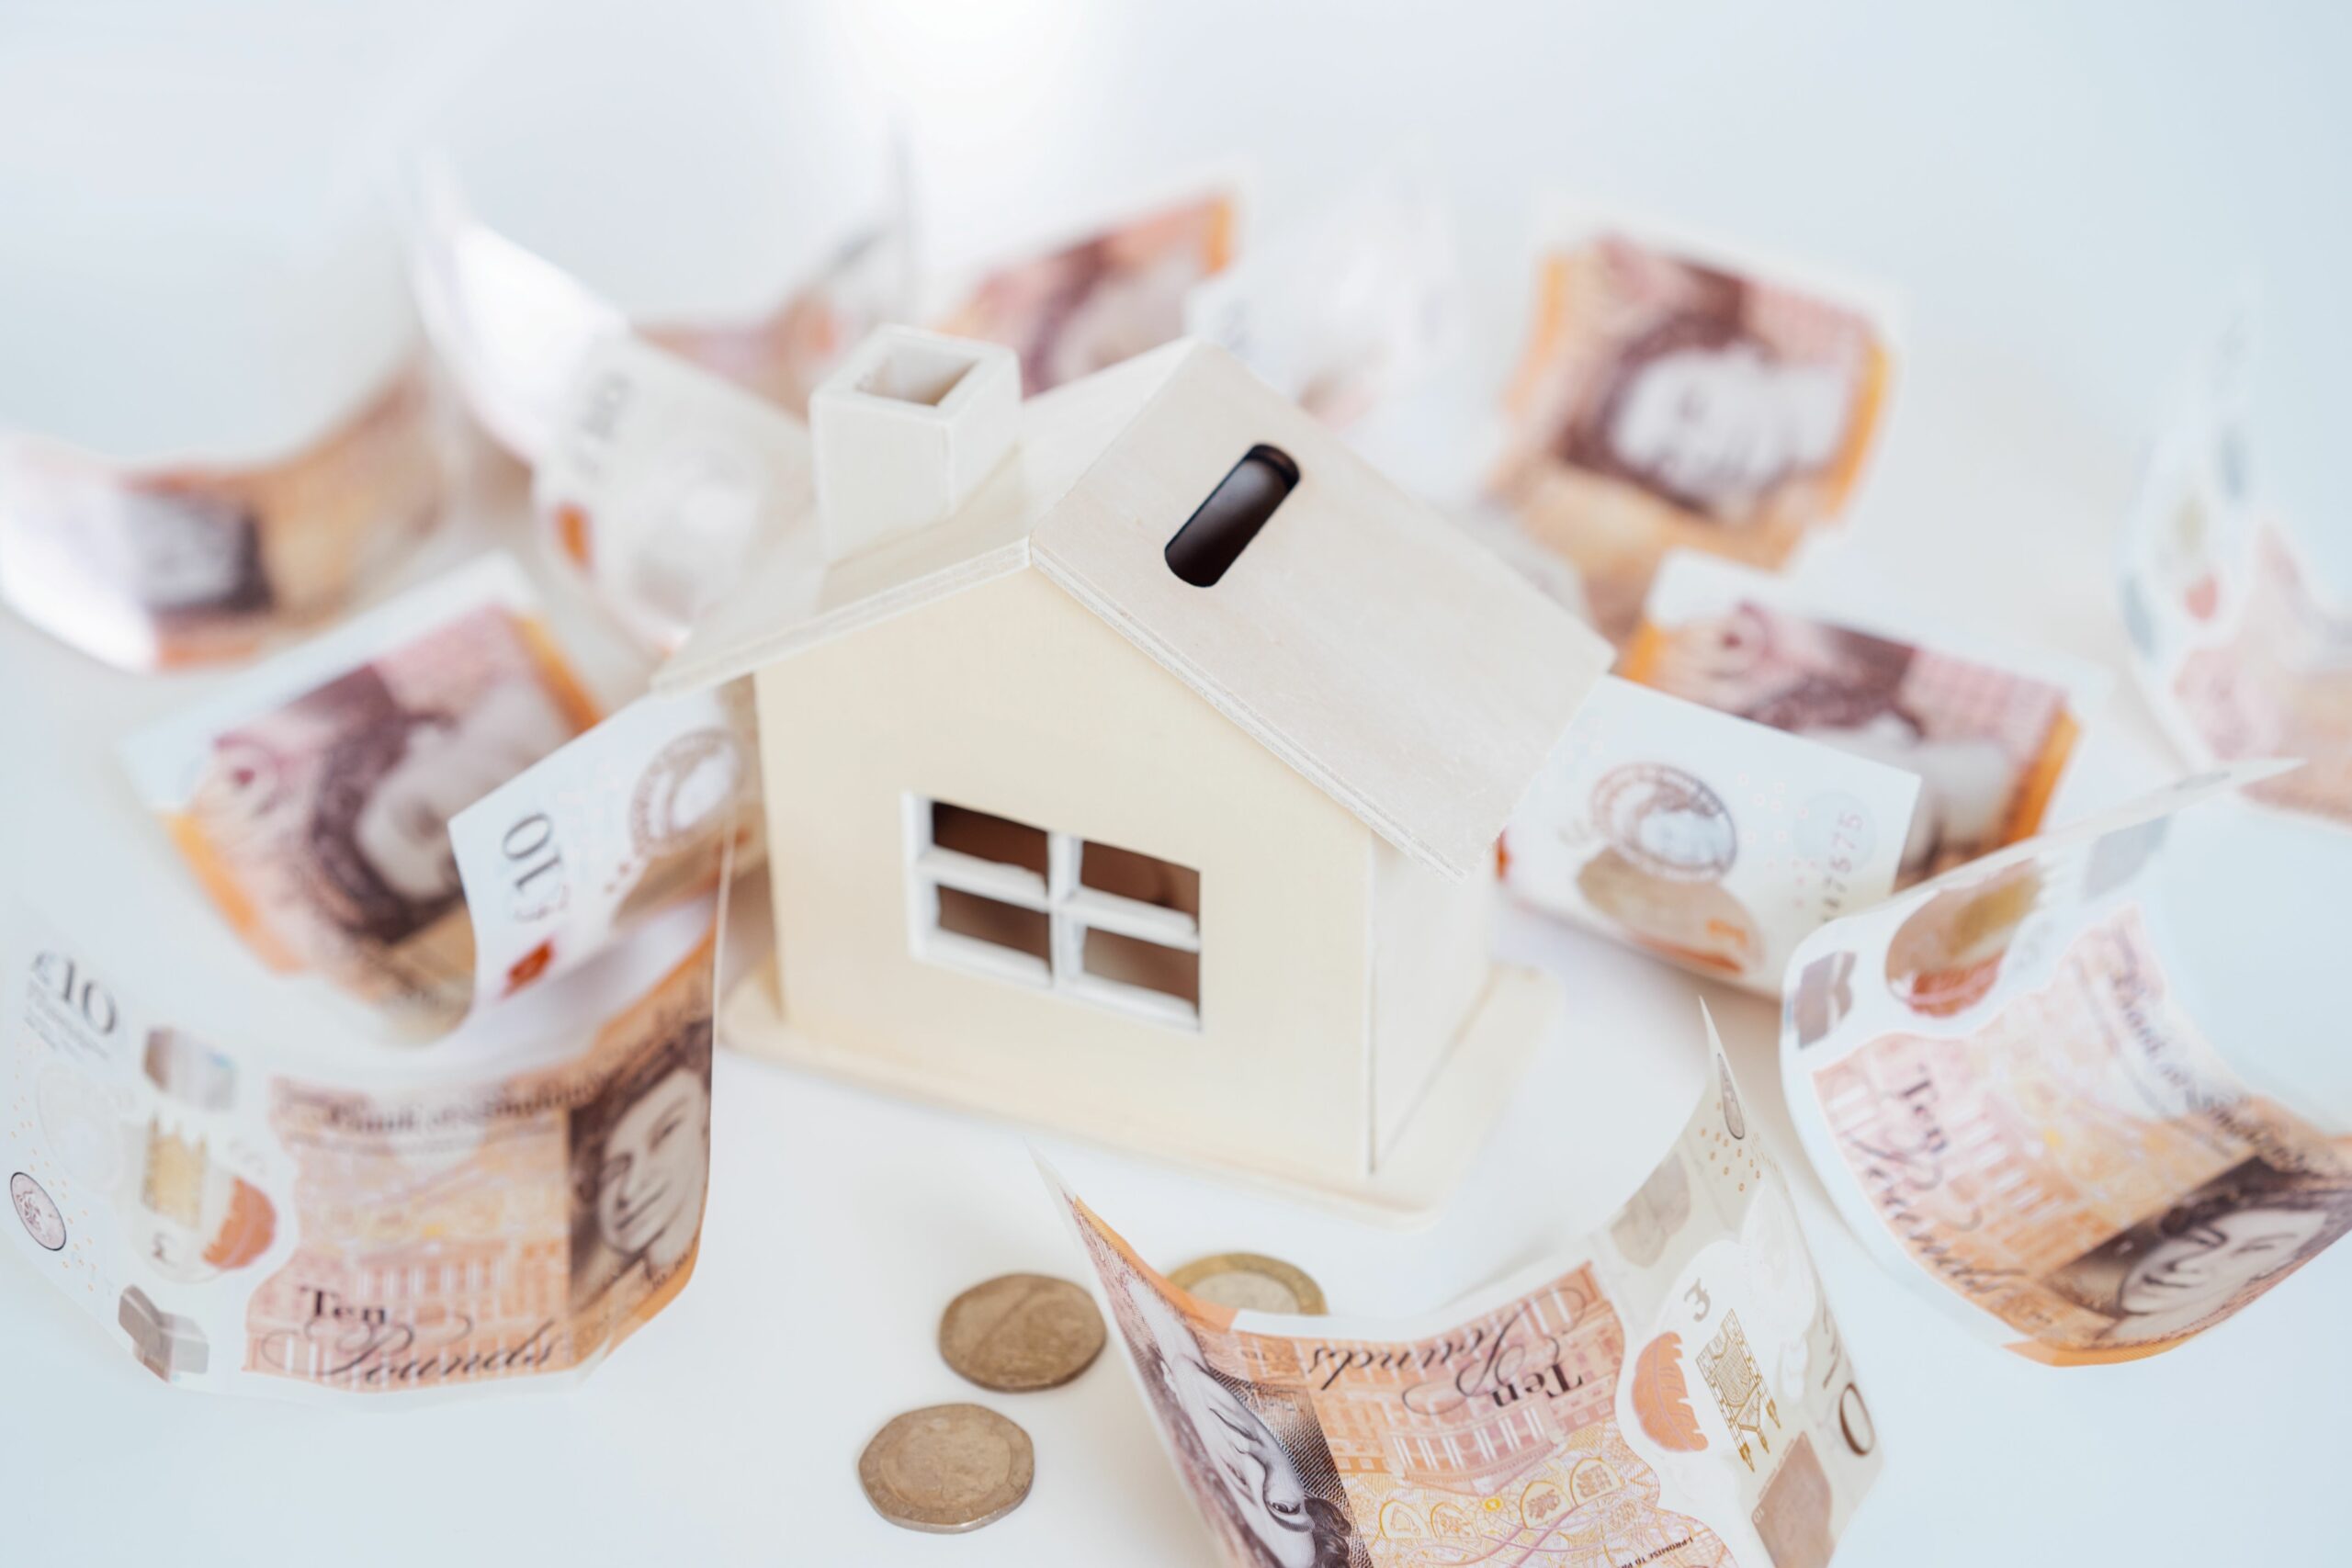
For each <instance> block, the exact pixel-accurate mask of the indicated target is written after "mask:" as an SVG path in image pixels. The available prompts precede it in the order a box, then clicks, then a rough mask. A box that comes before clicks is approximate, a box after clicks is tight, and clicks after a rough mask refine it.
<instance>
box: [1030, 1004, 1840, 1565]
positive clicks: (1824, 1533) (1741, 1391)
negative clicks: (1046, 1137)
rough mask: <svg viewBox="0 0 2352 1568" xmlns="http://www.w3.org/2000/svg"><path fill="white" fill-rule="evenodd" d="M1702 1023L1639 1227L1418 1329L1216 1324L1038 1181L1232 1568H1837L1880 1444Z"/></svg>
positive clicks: (1082, 1209) (1629, 1217) (1609, 1227)
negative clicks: (1677, 1120)
mask: <svg viewBox="0 0 2352 1568" xmlns="http://www.w3.org/2000/svg"><path fill="white" fill-rule="evenodd" d="M1706 1027H1707V1031H1708V1036H1709V1040H1710V1043H1711V1045H1713V1049H1712V1050H1711V1051H1710V1053H1709V1056H1708V1067H1707V1082H1706V1084H1705V1086H1704V1088H1703V1089H1702V1093H1701V1096H1700V1100H1699V1103H1698V1105H1697V1107H1696V1109H1695V1110H1694V1111H1693V1113H1692V1115H1691V1119H1690V1121H1689V1122H1688V1123H1687V1124H1686V1125H1685V1126H1684V1128H1683V1130H1682V1132H1681V1134H1680V1135H1679V1137H1677V1138H1676V1140H1675V1142H1674V1144H1673V1145H1672V1146H1671V1147H1669V1148H1668V1150H1667V1153H1666V1157H1665V1158H1664V1160H1663V1161H1662V1162H1661V1163H1660V1164H1659V1165H1658V1167H1657V1169H1656V1170H1655V1171H1653V1172H1652V1173H1651V1174H1650V1176H1649V1178H1648V1179H1646V1180H1645V1181H1644V1182H1643V1183H1642V1185H1641V1187H1640V1189H1639V1190H1637V1191H1636V1192H1635V1193H1634V1197H1633V1198H1632V1199H1631V1200H1630V1201H1628V1202H1627V1203H1626V1204H1625V1206H1624V1207H1623V1208H1622V1209H1621V1210H1619V1211H1618V1213H1617V1214H1616V1215H1615V1216H1614V1217H1613V1218H1612V1219H1611V1220H1610V1222H1609V1223H1608V1224H1605V1225H1603V1226H1601V1227H1600V1228H1599V1229H1597V1230H1595V1231H1594V1232H1592V1233H1591V1234H1589V1235H1586V1236H1584V1237H1582V1238H1580V1239H1579V1240H1578V1241H1577V1242H1576V1243H1574V1244H1573V1245H1572V1246H1571V1247H1568V1248H1566V1250H1564V1251H1563V1252H1562V1253H1560V1254H1559V1255H1558V1256H1556V1257H1555V1258H1551V1259H1549V1260H1547V1261H1545V1262H1544V1263H1542V1264H1540V1265H1538V1266H1535V1267H1533V1268H1531V1269H1527V1270H1525V1271H1523V1272H1522V1273H1521V1274H1520V1275H1518V1276H1516V1277H1514V1278H1513V1279H1511V1280H1508V1281H1505V1282H1503V1283H1501V1284H1498V1285H1497V1286H1495V1287H1494V1288H1492V1289H1490V1290H1488V1291H1486V1292H1480V1293H1479V1294H1477V1295H1476V1296H1474V1297H1472V1298H1471V1299H1469V1300H1467V1301H1465V1302H1464V1303H1461V1304H1460V1305H1458V1306H1455V1307H1453V1308H1449V1309H1445V1310H1442V1311H1440V1312H1437V1313H1433V1314H1429V1315H1428V1316H1427V1317H1426V1318H1425V1319H1423V1320H1421V1321H1417V1322H1409V1323H1387V1322H1383V1323H1367V1322H1361V1321H1355V1320H1351V1319H1349V1318H1346V1317H1324V1316H1317V1317H1297V1316H1280V1315H1276V1314H1269V1313H1261V1312H1253V1311H1237V1310H1236V1309H1234V1308H1232V1307H1229V1306H1220V1305H1217V1304H1216V1303H1211V1302H1208V1301H1204V1300H1202V1299H1201V1298H1199V1297H1197V1296H1193V1295H1192V1294H1190V1293H1189V1292H1185V1291H1183V1290H1182V1289H1180V1288H1178V1287H1177V1286H1175V1285H1173V1284H1171V1283H1170V1282H1169V1281H1168V1280H1166V1279H1165V1278H1163V1277H1162V1276H1161V1275H1159V1273H1158V1272H1156V1271H1155V1270H1153V1269H1151V1268H1150V1267H1149V1266H1148V1264H1146V1263H1144V1262H1143V1261H1142V1259H1141V1258H1138V1257H1137V1256H1136V1252H1135V1251H1134V1249H1133V1248H1131V1247H1129V1246H1128V1245H1127V1243H1126V1242H1125V1240H1123V1239H1122V1238H1121V1237H1120V1236H1119V1235H1118V1234H1117V1233H1116V1232H1114V1230H1112V1229H1111V1227H1110V1226H1109V1224H1106V1223H1105V1222H1104V1221H1103V1218H1102V1217H1101V1216H1100V1215H1098V1214H1096V1213H1094V1212H1093V1211H1092V1210H1091V1209H1090V1208H1089V1207H1088V1206H1087V1205H1086V1204H1085V1203H1084V1202H1083V1201H1080V1199H1078V1198H1077V1197H1076V1196H1074V1195H1073V1194H1071V1193H1070V1192H1069V1190H1067V1189H1066V1188H1064V1187H1062V1186H1061V1184H1060V1182H1059V1181H1058V1180H1057V1179H1055V1178H1054V1177H1053V1176H1052V1175H1051V1173H1050V1172H1048V1173H1047V1180H1048V1183H1049V1185H1051V1186H1053V1187H1054V1189H1055V1191H1056V1196H1057V1201H1058V1202H1059V1203H1060V1205H1061V1207H1062V1210H1063V1212H1064V1213H1066V1214H1067V1215H1068V1216H1069V1220H1070V1222H1071V1224H1072V1226H1073V1228H1074V1230H1075V1233H1076V1235H1077V1238H1078V1241H1079V1244H1080V1247H1081V1248H1082V1249H1083V1252H1084V1254H1085V1257H1086V1258H1087V1260H1088V1262H1089V1264H1090V1265H1091V1267H1090V1269H1088V1270H1087V1273H1088V1276H1089V1278H1090V1280H1091V1282H1092V1284H1093V1285H1094V1287H1095V1289H1096V1292H1097V1295H1098V1299H1099V1300H1100V1302H1101V1303H1102V1305H1103V1315H1104V1316H1105V1318H1106V1319H1108V1320H1109V1322H1110V1323H1111V1325H1112V1329H1113V1333H1112V1337H1113V1338H1114V1340H1115V1341H1117V1343H1118V1344H1119V1346H1120V1348H1122V1349H1123V1350H1124V1351H1125V1355H1126V1359H1127V1361H1128V1365H1129V1368H1130V1370H1131V1371H1133V1372H1134V1373H1135V1375H1136V1381H1137V1382H1138V1384H1139V1385H1140V1387H1141V1389H1142V1392H1143V1395H1144V1403H1145V1405H1146V1407H1147V1408H1148V1410H1149V1412H1150V1413H1151V1416H1152V1419H1153V1424H1154V1426H1155V1427H1157V1429H1158V1430H1159V1436H1160V1438H1161V1439H1162V1442H1163V1444H1164V1446H1165V1447H1166V1449H1167V1450H1168V1453H1169V1455H1170V1458H1171V1459H1172V1460H1173V1461H1174V1462H1175V1465H1176V1468H1177V1471H1178V1472H1179V1473H1180V1474H1181V1475H1182V1478H1183V1480H1184V1483H1185V1487H1186V1491H1187V1492H1188V1493H1189V1494H1190V1495H1191V1496H1192V1498H1193V1503H1194V1504H1195V1506H1197V1508H1198V1509H1199V1511H1200V1515H1201V1517H1202V1519H1203V1521H1204V1523H1205V1524H1206V1525H1207V1526H1208V1528H1209V1531H1210V1533H1211V1535H1212V1536H1213V1537H1214V1539H1215V1540H1216V1544H1217V1546H1218V1548H1219V1551H1220V1552H1221V1554H1222V1560H1223V1561H1226V1562H1231V1563H1233V1564H1235V1565H1236V1568H1259V1565H1261V1564H1264V1563H1269V1562H1272V1563H1282V1564H1297V1565H1299V1568H1321V1565H1326V1564H1353V1565H1359V1568H1420V1565H1423V1564H1434V1563H1442V1562H1545V1563H1556V1564H1561V1565H1562V1568H1622V1565H1623V1564H1624V1563H1627V1562H1647V1563H1656V1564H1671V1565H1675V1568H1701V1565H1711V1568H1727V1565H1728V1564H1731V1563H1734V1562H1742V1563H1764V1562H1770V1563H1773V1564H1776V1565H1779V1568H1800V1565H1803V1564H1818V1563H1826V1562H1828V1561H1829V1557H1830V1553H1831V1551H1832V1550H1833V1549H1834V1547H1835V1545H1836V1542H1837V1540H1838V1536H1839V1535H1840V1534H1841V1533H1842V1532H1843V1531H1844V1529H1845V1528H1846V1524H1847V1521H1848V1520H1849V1519H1850V1518H1851V1517H1852V1516H1853V1511H1854V1509H1855V1508H1856V1506H1859V1505H1860V1502H1861V1500H1862V1498H1863V1496H1864V1495H1866V1494H1867V1493H1868V1491H1869V1490H1870V1487H1871V1482H1872V1481H1873V1480H1874V1479H1875V1477H1876V1475H1877V1472H1878V1468H1879V1465H1880V1464H1881V1462H1882V1456H1881V1452H1880V1443H1879V1437H1878V1432H1877V1429H1876V1427H1875V1426H1874V1425H1873V1423H1872V1422H1871V1415H1870V1405H1869V1402H1868V1400H1867V1399H1866V1397H1865V1396H1864V1394H1863V1392H1862V1388H1861V1385H1860V1382H1859V1381H1858V1378H1857V1374H1856V1372H1855V1369H1854V1366H1853V1361H1852V1358H1851V1357H1850V1356H1849V1354H1848V1352H1847V1350H1846V1348H1845V1344H1844V1341H1843V1339H1842V1337H1840V1335H1839V1333H1838V1322H1837V1319H1836V1317H1835V1315H1834V1314H1832V1312H1831V1310H1830V1306H1829V1303H1828V1301H1827V1299H1826V1296H1825V1294H1824V1292H1823V1290H1822V1285H1821V1280H1820V1278H1819V1277H1818V1275H1817V1274H1816V1273H1815V1269H1814V1266H1813V1260H1812V1258H1811V1256H1810V1255H1809V1254H1808V1252H1807V1251H1806V1249H1805V1244H1804V1235H1803V1233H1802V1232H1801V1231H1800V1230H1799V1228H1798V1225H1797V1219H1796V1212H1795V1209H1794V1206H1793V1205H1792V1202H1791V1201H1790V1198H1789V1194H1788V1189H1787V1187H1786V1184H1785V1183H1784V1181H1783V1180H1782V1179H1781V1174H1780V1171H1779V1169H1778V1168H1777V1167H1775V1166H1774V1165H1773V1163H1772V1160H1771V1156H1770V1155H1769V1154H1767V1153H1765V1152H1764V1150H1763V1149H1762V1148H1761V1147H1760V1146H1759V1140H1760V1136H1761V1134H1759V1133H1758V1132H1757V1131H1756V1130H1754V1129H1752V1128H1751V1127H1750V1125H1749V1123H1748V1120H1747V1112H1746V1111H1745V1109H1744V1108H1743V1107H1742V1105H1741V1102H1740V1097H1739V1089H1738V1086H1737V1085H1736V1083H1735V1081H1734V1079H1733V1077H1732V1072H1731V1067H1730V1064H1729V1063H1728V1062H1727V1061H1726V1060H1725V1059H1724V1055H1723V1053H1722V1049H1721V1043H1720V1042H1719V1041H1717V1040H1715V1038H1714V1025H1713V1020H1712V1019H1710V1020H1708V1021H1707V1023H1706Z"/></svg>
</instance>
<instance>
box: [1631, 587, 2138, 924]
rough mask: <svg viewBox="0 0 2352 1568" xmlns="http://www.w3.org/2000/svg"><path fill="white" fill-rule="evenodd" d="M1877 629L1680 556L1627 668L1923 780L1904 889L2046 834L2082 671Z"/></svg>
mask: <svg viewBox="0 0 2352 1568" xmlns="http://www.w3.org/2000/svg"><path fill="white" fill-rule="evenodd" d="M1960 648H1961V645H1960V644H1958V643H1956V642H1955V641H1953V640H1952V639H1949V638H1939V639H1938V642H1937V644H1936V646H1933V647H1929V646H1926V643H1925V639H1924V638H1922V637H1918V636H1917V634H1916V633H1915V634H1913V635H1912V636H1910V637H1894V636H1887V635H1882V634H1881V632H1880V631H1878V630H1874V629H1869V627H1868V626H1867V623H1866V622H1865V621H1864V620H1862V619H1860V618H1857V617H1854V616H1851V615H1846V614H1844V613H1842V612H1826V611H1823V610H1820V609H1817V608H1815V606H1814V604H1812V602H1811V601H1810V600H1809V599H1808V597H1807V596H1805V595H1804V594H1802V593H1800V592H1798V591H1797V590H1796V589H1795V588H1794V587H1793V585H1792V583H1791V582H1790V581H1789V580H1787V579H1785V578H1780V577H1774V576H1771V575H1770V574H1767V573H1764V572H1759V571H1756V570H1752V569H1749V568H1746V567H1740V566H1736V565H1734V564H1733V563H1731V562H1729V561H1724V560H1720V559H1717V558H1713V557H1709V556H1700V555H1693V554H1691V553H1690V552H1687V551H1680V550H1678V551H1676V552H1674V553H1673V554H1671V555H1669V556H1668V558H1667V560H1666V564H1665V566H1664V567H1663V569H1662V570H1660V571H1659V573H1658V576H1657V581H1656V582H1655V583H1654V584H1653V585H1652V587H1651V589H1650V596H1649V604H1648V606H1647V608H1646V609H1645V611H1644V613H1643V618H1642V621H1641V624H1640V625H1639V626H1636V627H1635V628H1634V635H1633V637H1632V638H1631V639H1630V640H1629V641H1628V642H1627V644H1626V646H1625V649H1624V652H1623V657H1622V658H1620V660H1618V672H1619V673H1620V674H1622V675H1623V676H1624V677H1625V678H1626V679H1628V680H1631V681H1638V682H1641V683H1642V684H1644V685H1645V686H1651V687H1655V688H1656V689H1657V690H1659V691H1661V692H1668V693H1671V694H1673V695H1675V696H1678V697H1682V698H1684V699H1686V700H1688V701H1691V702H1694V703H1701V704H1703V705H1706V706H1708V707H1711V708H1714V709H1717V710H1718V711H1720V712H1723V713H1728V714H1732V715H1735V716H1737V717H1740V718H1745V719H1752V720H1754V721H1755V722H1756V723H1758V724H1768V725H1770V726H1771V727H1772V728H1775V729H1781V730H1786V731H1787V732H1788V733H1790V734H1792V735H1798V736H1803V737H1804V738H1805V739H1808V740H1817V741H1820V742H1821V743H1823V744H1824V745H1828V746H1834V747H1836V748H1838V750H1842V751H1850V752H1853V753H1854V754H1856V755H1858V756H1863V757H1868V758H1871V759H1872V760H1873V761H1881V762H1884V763H1886V764H1887V765H1888V766H1890V767H1895V768H1901V769H1903V770H1904V771H1905V772H1906V773H1915V774H1917V776H1918V778H1919V781H1920V788H1919V805H1918V809H1917V811H1915V812H1914V813H1913V814H1912V817H1911V832H1910V836H1909V839H1908V840H1907V841H1906V842H1905V845H1904V850H1903V868H1902V872H1901V874H1900V875H1899V877H1898V878H1897V883H1896V885H1897V886H1909V885H1910V884H1912V883H1914V882H1917V881H1918V880H1919V879H1920V878H1922V877H1925V876H1932V875H1934V874H1937V873H1938V872H1941V871H1944V870H1947V869H1949V868H1950V867H1951V866H1955V865H1958V864H1960V863H1962V862H1963V861H1968V860H1973V859H1974V858H1975V857H1977V856H1978V855H1981V854H1985V853H1987V852H1990V851H1993V850H1996V849H1999V848H2000V847H2001V846H2002V845H2004V844H2012V843H2016V842H2017V841H2018V840H2021V839H2030V838H2031V837H2032V836H2033V835H2034V834H2035V833H2036V832H2038V831H2040V830H2041V819H2042V816H2043V814H2044V812H2045V811H2046V810H2047V809H2048V807H2049V804H2050V797H2051V795H2052V792H2053V791H2054V790H2055V789H2056V788H2057V785H2058V782H2059V780H2060V778H2061V777H2063V776H2064V773H2065V770H2066V766H2067V763H2068V762H2069V761H2072V759H2073V757H2074V755H2075V745H2076V742H2077V741H2078V740H2079V739H2080V738H2081V734H2082V713H2083V709H2084V706H2085V704H2086V695H2085V694H2086V693H2087V692H2092V691H2096V690H2097V688H2098V682H2097V680H2096V678H2095V677H2093V676H2092V675H2091V674H2090V672H2088V671H2075V670H2073V669H2071V668H2069V667H2066V666H2064V665H2061V664H2060V663H2059V662H2058V661H2055V660H2040V661H2039V662H2038V663H2035V664H2032V665H2029V664H2028V663H2027V662H2026V661H2025V660H2021V659H2019V658H2018V657H2017V656H2015V655H2009V654H2001V655H1991V654H1985V653H1982V652H1980V651H1978V650H1976V649H1973V648H1970V649H1967V651H1965V652H1962V651H1960Z"/></svg>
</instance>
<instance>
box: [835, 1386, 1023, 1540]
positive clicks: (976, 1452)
mask: <svg viewBox="0 0 2352 1568" xmlns="http://www.w3.org/2000/svg"><path fill="white" fill-rule="evenodd" d="M1036 1473H1037V1456H1036V1451H1035V1450H1034V1449H1032V1448H1031V1447H1030V1446H1029V1434H1028V1433H1026V1432H1024V1431H1023V1430H1022V1429H1021V1428H1020V1427H1018V1426H1016V1425H1014V1424H1013V1423H1012V1422H1011V1421H1008V1420H1006V1419H1005V1418H1004V1417H1003V1416H1000V1415H998V1414H997V1413H996V1412H995V1411H993V1410H989V1409H986V1408H983V1407H982V1406H980V1405H978V1404H933V1405H930V1406H927V1407H925V1408H924V1409H922V1410H910V1411H908V1412H907V1413H906V1414H905V1415H904V1416H897V1417H894V1418H893V1419H892V1420H891V1422H890V1424H889V1425H888V1426H887V1427H883V1428H882V1429H881V1430H880V1431H879V1432H876V1433H875V1434H874V1440H873V1441H872V1442H870V1443H868V1444H866V1445H865V1452H864V1453H862V1454H860V1455H859V1456H858V1460H857V1479H858V1483H859V1484H860V1485H862V1486H864V1487H865V1500H866V1501H867V1502H869V1503H871V1504H873V1505H874V1511H875V1512H876V1513H877V1514H879V1515H881V1516H882V1517H884V1518H886V1519H888V1520H889V1521H890V1522H891V1523H892V1524H894V1525H898V1526H900V1527H901V1528H903V1529H910V1530H930V1531H932V1532H933V1533H934V1534H938V1535H955V1534H957V1533H959V1532H961V1531H964V1530H976V1529H979V1528H980V1527H981V1526H982V1525H988V1524H994V1523H995V1522H996V1521H997V1520H999V1519H1001V1518H1002V1517H1004V1516H1005V1515H1007V1514H1009V1513H1011V1512H1012V1510H1013V1509H1015V1508H1017V1507H1019V1506H1021V1500H1022V1499H1023V1498H1024V1497H1026V1496H1028V1495H1029V1483H1030V1482H1031V1481H1032V1480H1034V1479H1035V1477H1036Z"/></svg>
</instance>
